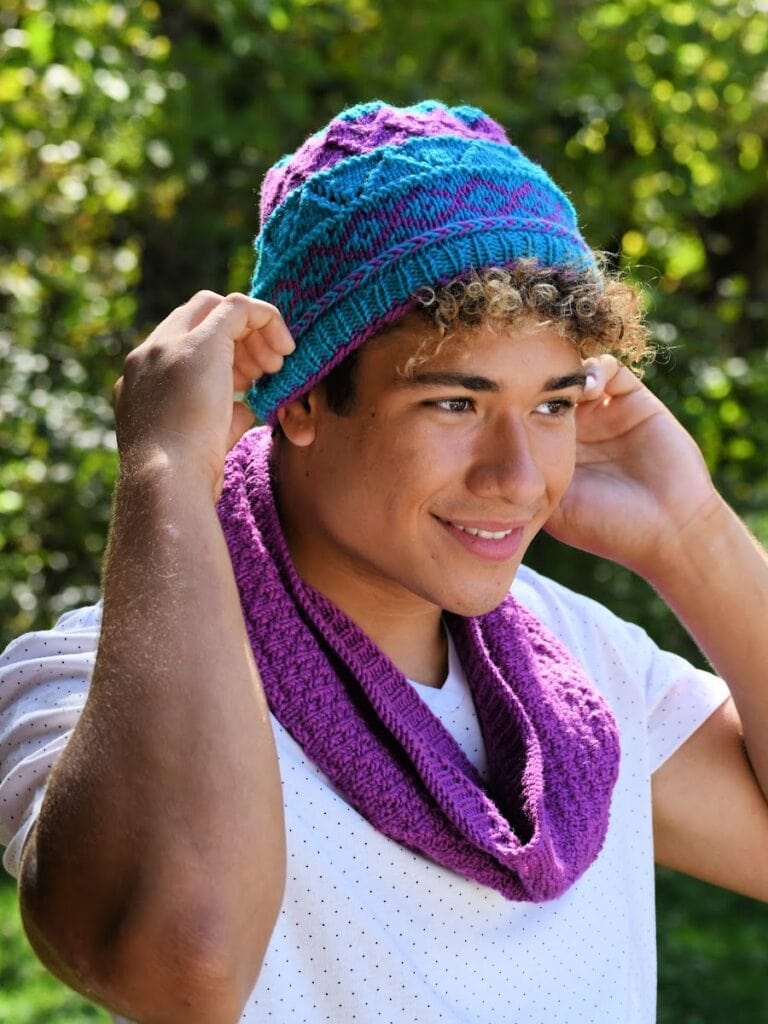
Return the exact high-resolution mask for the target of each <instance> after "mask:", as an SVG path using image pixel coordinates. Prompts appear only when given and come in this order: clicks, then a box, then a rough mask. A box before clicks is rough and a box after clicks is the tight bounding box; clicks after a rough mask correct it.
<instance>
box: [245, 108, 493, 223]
mask: <svg viewBox="0 0 768 1024" xmlns="http://www.w3.org/2000/svg"><path fill="white" fill-rule="evenodd" d="M430 135H432V136H434V135H456V136H459V137H460V138H464V139H485V140H486V141H489V142H498V143H501V144H505V145H509V144H510V143H509V140H508V139H507V136H506V134H505V132H504V129H503V128H502V127H501V125H500V124H498V123H497V122H496V121H494V120H493V119H492V118H490V117H488V115H487V114H485V113H483V111H481V110H478V109H477V108H476V107H469V106H462V107H446V106H444V105H443V104H442V103H437V102H436V101H434V100H430V101H426V102H423V103H417V104H415V105H414V106H412V107H406V108H397V107H391V106H389V105H388V104H386V103H383V102H382V101H381V100H373V101H372V102H370V103H362V104H360V105H358V106H357V107H352V108H350V109H349V110H346V111H345V112H344V113H343V114H342V115H341V116H340V117H336V118H334V119H333V120H332V121H331V122H330V124H329V125H328V126H327V127H326V128H324V129H323V130H322V131H320V132H316V133H315V134H314V135H311V136H310V137H309V138H308V139H307V140H306V142H304V143H303V145H301V146H300V147H299V148H298V149H297V150H296V152H295V153H293V154H292V155H291V156H289V157H286V158H284V159H283V160H280V161H278V163H276V164H275V165H274V166H273V167H271V168H270V169H269V171H267V174H266V177H265V178H264V184H263V185H262V189H261V223H262V224H263V223H264V221H265V220H266V219H267V218H268V217H269V215H270V214H271V213H272V211H273V210H274V209H275V207H276V206H279V205H280V203H282V202H283V201H284V200H285V198H286V196H288V194H289V193H290V192H292V191H293V190H294V189H296V188H299V187H300V186H301V185H303V184H304V182H305V181H306V180H307V179H308V178H310V177H311V176H312V175H313V174H317V173H318V172H319V171H325V170H328V169H329V168H331V167H333V166H334V165H335V164H337V163H339V161H341V160H345V159H347V158H349V157H353V156H360V155H362V154H364V153H370V152H372V151H373V150H375V149H379V148H380V147H382V146H400V145H402V144H403V143H405V142H407V141H408V140H409V139H412V138H414V137H416V136H430Z"/></svg>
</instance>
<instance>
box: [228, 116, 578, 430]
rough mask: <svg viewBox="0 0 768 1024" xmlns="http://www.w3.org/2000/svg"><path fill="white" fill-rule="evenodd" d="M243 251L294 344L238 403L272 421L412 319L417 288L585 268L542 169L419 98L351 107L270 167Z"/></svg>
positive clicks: (475, 125) (475, 122)
mask: <svg viewBox="0 0 768 1024" xmlns="http://www.w3.org/2000/svg"><path fill="white" fill-rule="evenodd" d="M254 247H255V250H256V268H255V270H254V274H253V280H252V282H251V295H252V296H254V297H255V298H258V299H264V300H265V301H267V302H271V303H273V304H274V305H275V306H277V307H278V309H279V310H280V312H281V313H282V314H283V317H284V318H285V321H286V323H287V325H288V329H289V330H290V332H291V334H292V336H293V338H294V341H295V342H296V350H295V351H294V352H293V353H292V354H291V355H289V356H288V357H287V359H286V360H285V363H284V365H283V367H282V369H281V370H280V371H279V372H278V373H275V374H272V375H270V376H267V377H264V378H262V379H261V380H259V381H258V382H256V383H255V384H254V386H253V387H252V388H251V390H250V391H249V393H248V395H247V401H248V404H249V405H250V407H251V408H252V409H253V411H254V412H255V413H256V415H257V416H259V417H260V418H261V419H263V420H268V421H271V422H273V421H274V417H275V413H276V411H277V409H278V408H279V407H280V406H281V405H285V403H287V402H289V401H291V400H292V399H295V398H298V397H300V396H301V395H303V394H306V393H307V392H308V391H310V390H311V389H312V388H313V387H314V386H315V385H316V384H317V383H318V381H320V380H322V378H323V377H325V376H326V374H328V373H329V372H330V371H331V370H332V369H333V367H334V366H336V365H337V364H338V363H340V362H341V360H342V359H343V358H344V357H345V356H346V355H348V353H350V352H351V351H352V350H353V349H355V348H357V347H358V346H360V345H361V344H362V343H363V342H364V341H365V340H366V339H367V338H370V337H371V336H372V335H374V334H376V333H377V332H378V331H380V330H381V329H382V328H384V327H385V326H386V325H387V324H389V323H392V322H393V321H394V320H396V319H398V318H399V317H401V316H403V315H404V314H405V313H407V312H408V311H409V310H411V309H413V308H414V307H415V306H416V300H415V298H414V296H415V293H416V292H417V291H418V290H419V288H423V287H424V286H432V287H434V286H436V285H439V284H444V283H447V282H448V281H451V280H454V279H456V278H460V277H462V276H464V275H467V274H468V273H469V272H470V271H471V270H473V269H474V270H482V269H484V268H488V267H509V266H511V265H513V264H514V263H515V262H516V261H517V260H519V259H521V258H524V257H534V258H535V259H537V260H538V262H539V264H540V265H542V266H554V267H558V268H562V269H573V270H583V269H587V268H593V267H594V266H595V261H594V257H593V255H592V252H591V250H590V249H589V247H588V246H587V244H586V242H585V241H584V239H583V238H582V236H581V234H580V232H579V229H578V225H577V222H576V213H575V211H574V209H573V206H572V205H571V203H570V202H569V201H568V199H567V198H566V196H565V195H564V194H563V193H562V192H561V191H560V189H559V188H558V187H557V186H556V185H555V183H554V182H553V181H552V179H551V178H550V177H549V175H548V174H547V173H546V171H544V170H543V168H541V167H539V166H538V165H537V164H535V163H533V162H532V161H530V160H528V158H527V157H526V156H524V155H523V153H521V152H520V150H519V149H518V148H517V147H516V146H513V145H511V144H510V142H509V140H508V139H507V136H506V134H505V132H504V129H503V128H502V127H501V126H500V125H499V124H497V123H496V121H493V120H492V119H491V118H490V117H488V115H487V114H484V113H483V111H482V110H478V109H477V108H475V107H467V106H461V107H446V106H444V105H443V104H442V103H437V102H434V101H431V100H430V101H425V102H422V103H416V104H414V105H413V106H411V107H403V108H398V107H391V106H389V105H388V104H386V103H382V102H381V101H380V100H374V101H373V102H371V103H365V104H360V105H358V106H355V107H351V108H350V109H349V110H345V111H343V113H341V114H339V115H338V117H335V118H334V119H333V120H332V121H331V122H330V124H329V125H328V126H327V127H326V128H324V129H322V131H320V132H317V133H316V134H314V135H312V136H311V137H310V138H309V139H307V141H306V142H305V143H304V144H303V145H302V146H301V147H300V148H299V149H298V150H297V151H296V152H295V153H293V154H291V155H289V156H285V157H283V158H282V159H281V160H279V161H278V162H277V163H276V164H275V165H274V166H273V167H272V168H271V169H270V170H269V171H268V172H267V175H266V177H265V179H264V184H263V187H262V192H261V231H260V232H259V235H258V236H257V238H256V241H255V243H254Z"/></svg>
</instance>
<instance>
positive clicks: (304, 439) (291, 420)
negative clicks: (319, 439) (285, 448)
mask: <svg viewBox="0 0 768 1024" xmlns="http://www.w3.org/2000/svg"><path fill="white" fill-rule="evenodd" d="M317 404H318V403H317V396H316V394H315V391H314V389H313V390H312V391H310V392H309V394H308V395H304V396H303V397H302V398H295V399H294V400H293V401H292V402H288V403H287V405H283V406H281V407H280V408H279V409H278V410H277V422H278V423H279V424H280V427H281V429H282V431H283V433H284V434H285V436H286V437H287V438H288V440H289V441H290V442H291V444H294V445H296V447H297V448H307V447H308V446H309V445H311V444H312V442H313V441H314V440H315V437H316V436H317Z"/></svg>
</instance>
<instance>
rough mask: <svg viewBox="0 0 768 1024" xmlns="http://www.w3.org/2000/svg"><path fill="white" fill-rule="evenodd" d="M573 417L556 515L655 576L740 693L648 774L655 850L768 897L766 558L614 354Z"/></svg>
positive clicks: (557, 528)
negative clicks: (565, 486) (572, 443)
mask: <svg viewBox="0 0 768 1024" xmlns="http://www.w3.org/2000/svg"><path fill="white" fill-rule="evenodd" d="M587 399H588V400H587V402H585V404H584V405H583V406H582V407H581V408H580V409H579V410H578V413H579V455H578V465H577V469H576V474H575V476H574V481H573V485H572V487H571V489H570V490H569V492H568V494H567V495H566V498H565V500H564V502H563V504H562V506H561V509H560V510H559V511H558V514H557V515H556V517H555V518H554V519H553V520H552V521H551V523H550V524H548V529H549V528H550V527H551V530H552V532H553V533H554V534H555V536H557V537H559V538H561V539H562V540H564V541H566V542H567V543H572V544H574V545H576V546H577V547H582V548H584V549H586V550H588V551H592V552H594V553H596V554H599V555H603V556H604V557H607V558H612V559H613V560H615V561H617V562H620V563H622V564H623V565H626V566H627V567H628V568H630V569H632V570H634V571H635V572H637V573H638V574H639V575H641V576H643V577H644V578H645V579H646V580H648V581H649V582H650V583H651V584H652V585H653V586H654V587H655V588H656V589H657V591H658V592H659V593H660V594H661V596H662V597H663V598H664V600H665V601H666V602H667V604H668V605H669V606H670V608H671V609H672V610H673V611H674V612H675V614H676V615H677V617H678V618H679V619H680V621H681V622H682V623H683V625H684V626H685V627H686V628H687V630H688V631H689V632H690V634H691V635H692V636H693V638H694V639H695V640H696V642H697V643H698V644H699V646H700V648H701V650H702V651H703V652H704V653H705V654H706V656H707V657H708V658H709V660H710V662H711V664H712V665H713V666H714V668H715V669H716V670H717V672H718V673H719V674H720V675H721V676H722V677H723V679H725V680H726V682H727V683H728V685H729V687H730V690H731V693H732V695H733V701H731V702H729V703H728V704H727V705H725V706H724V707H721V708H720V709H719V710H718V711H717V712H716V713H715V714H714V715H712V716H711V718H710V719H709V721H707V722H706V723H704V725H703V726H702V727H701V728H700V729H699V730H698V731H697V732H696V733H695V734H694V735H693V736H692V737H691V738H690V739H689V740H688V741H687V742H686V743H685V744H683V746H682V747H681V748H680V749H679V750H678V751H677V752H676V753H675V754H674V755H673V756H672V757H671V758H669V760H668V761H667V762H666V763H665V764H664V765H663V766H662V767H661V768H660V769H659V771H657V772H656V773H655V775H654V778H653V812H654V836H655V847H656V857H657V860H658V861H659V862H660V863H663V864H666V865H668V866H670V867H674V868H677V869H679V870H682V871H686V872H688V873H689V874H692V875H696V876H697V877H700V878H704V879H706V880H707V881H711V882H716V883H718V884H720V885H724V886H727V887H729V888H733V889H736V890H738V891H740V892H743V893H746V894H747V895H752V896H755V897H756V898H758V899H763V900H766V899H768V857H766V852H767V851H768V803H767V802H766V795H767V794H768V560H767V559H766V556H765V553H764V552H763V550H762V549H761V548H760V546H759V545H758V544H757V543H756V542H755V540H754V539H753V538H752V537H751V536H750V535H749V533H748V531H747V530H746V529H745V527H744V526H743V524H742V523H741V522H740V521H739V520H738V517H737V516H736V515H735V514H734V513H733V511H732V510H731V509H729V508H728V506H727V505H726V504H725V502H724V501H723V500H722V498H721V497H720V495H718V494H717V492H716V491H715V489H714V487H713V484H712V481H711V479H710V476H709V473H708V472H707V469H706V466H705V464H704V460H703V459H702V457H701V454H700V452H699V451H698V449H697V447H696V445H695V444H694V442H693V440H692V439H691V438H690V436H689V435H688V434H687V433H686V432H685V431H684V430H683V428H682V427H681V426H680V424H678V423H677V422H676V421H675V419H674V418H673V417H672V415H671V414H670V413H669V412H668V410H667V409H666V408H665V407H664V406H663V405H662V403H661V402H660V401H659V400H658V399H656V398H655V397H654V396H653V395H652V394H651V393H650V392H649V391H648V390H647V389H646V388H645V387H643V385H642V384H641V382H640V381H638V380H637V379H636V378H635V377H633V376H632V374H630V372H629V371H628V370H625V369H620V368H618V367H617V365H616V363H615V361H614V360H611V359H603V360H602V361H601V362H600V363H599V364H598V365H597V367H596V381H595V384H594V386H593V388H592V390H591V391H590V390H588V392H587Z"/></svg>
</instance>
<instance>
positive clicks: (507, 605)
mask: <svg viewBox="0 0 768 1024" xmlns="http://www.w3.org/2000/svg"><path fill="white" fill-rule="evenodd" d="M271 444H272V441H271V433H270V431H269V430H268V429H267V428H262V429H260V430H254V431H251V432H250V433H248V434H246V435H245V437H244V438H243V439H242V440H241V441H240V442H239V443H238V445H236V447H235V448H234V449H233V451H232V452H231V453H230V456H229V458H228V460H227V466H226V471H225V483H224V490H223V492H222V496H221V499H220V502H219V515H220V518H221V522H222V527H223V530H224V534H225V537H226V540H227V544H228V546H229V551H230V556H231V558H232V563H233V566H234V570H235V578H236V580H237V585H238V588H239V592H240V600H241V604H242V608H243V613H244V616H245V621H246V626H247V629H248V635H249V639H250V642H251V645H252V648H253V652H254V656H255V658H256V662H257V664H258V666H259V671H260V673H261V678H262V681H263V684H264V690H265V693H266V696H267V701H268V703H269V706H270V709H271V711H272V713H273V714H274V715H275V717H276V718H277V719H278V721H279V722H280V723H281V724H282V725H283V726H284V727H285V728H286V729H287V730H288V732H289V733H290V734H291V735H292V736H293V738H294V739H295V740H296V742H297V743H299V744H300V746H301V747H302V748H303V750H304V752H305V753H306V754H307V756H308V757H309V758H310V759H311V760H312V761H314V762H315V764H317V766H318V767H319V768H320V769H321V770H322V771H323V772H324V773H325V775H326V776H327V777H328V778H329V779H330V780H331V782H332V783H333V784H334V785H335V786H337V788H338V789H339V791H340V792H341V793H342V795H343V796H344V797H345V799H346V800H347V801H348V802H349V803H350V804H351V805H352V806H353V807H355V808H356V809H357V810H358V811H359V812H360V814H362V815H363V817H365V818H366V819H367V820H368V821H369V822H370V823H371V825H373V827H374V828H376V829H378V830H379V831H380V832H382V833H383V834H384V835H387V836H389V837H390V838H392V839H394V840H396V841H397V842H400V843H402V844H403V845H405V846H407V847H409V848H410V849H412V850H415V851H417V852H419V853H421V854H423V855H424V856H426V857H428V858H430V859H432V860H433V861H435V862H436V863H438V864H441V865H443V866H444V867H447V868H450V869H452V870H454V871H456V872H457V873H459V874H461V875H464V876H465V877H467V878H471V879H474V880H476V881H478V882H480V883H481V884H483V885H487V886H490V887H491V888H493V889H496V890H497V891H498V892H500V893H502V895H504V896H505V897H507V898H508V899H512V900H521V901H531V902H537V903H538V902H542V901H544V900H549V899H554V898H556V897H557V896H559V895H561V894H562V893H563V892H565V891H566V890H567V889H568V888H569V886H570V885H572V884H573V882H574V881H576V879H578V878H579V877H580V876H581V875H582V874H583V872H584V871H585V870H586V869H587V868H588V867H589V865H590V864H591V863H592V862H593V861H594V859H595V858H596V857H597V855H598V853H599V851H600V849H601V847H602V845H603V842H604V839H605V835H606V831H607V827H608V817H609V809H610V802H611V794H612V791H613V787H614V784H615V782H616V778H617V775H618V766H619V741H618V729H617V725H616V721H615V719H614V716H613V714H612V712H611V710H610V708H609V707H608V705H607V704H606V702H605V701H604V700H603V698H602V697H601V696H600V695H599V694H598V693H597V691H596V690H595V689H594V687H593V686H592V684H591V682H590V681H589V680H588V679H587V678H586V676H585V675H584V673H583V671H582V669H581V667H580V666H579V665H578V663H577V662H576V661H575V660H574V659H573V658H572V656H571V655H570V654H569V653H568V652H567V651H566V650H565V648H563V647H562V645H561V644H560V643H559V642H558V641H557V640H556V639H555V638H554V637H552V636H551V635H550V634H549V633H548V632H547V631H546V630H545V629H544V627H543V626H542V625H541V623H539V622H538V621H537V620H536V619H535V618H534V617H533V616H532V615H530V613H528V612H527V611H526V610H525V609H523V608H522V607H521V606H520V605H518V604H517V603H516V602H515V601H514V599H513V598H512V597H511V596H510V597H508V598H507V599H506V600H505V601H504V602H503V604H502V605H501V606H500V607H499V608H498V609H496V610H495V611H493V612H491V613H489V614H488V615H484V616H482V617H480V618H477V619H462V618H459V617H456V616H448V617H447V624H448V627H449V629H450V630H451V635H452V637H453V640H454V643H455V645H456V650H457V652H458V654H459V657H460V659H461V662H462V665H463V666H464V669H465V672H466V675H467V679H468V682H469V685H470V687H471V689H472V694H473V698H474V701H475V705H476V708H477V714H478V719H479V722H480V726H481V729H482V732H483V737H484V740H485V744H486V747H487V754H488V764H489V769H490V782H489V784H488V786H487V787H486V786H485V785H484V783H483V781H482V779H481V778H480V776H479V775H478V773H477V771H476V769H475V768H474V767H473V765H472V764H471V763H470V761H469V760H468V759H467V757H466V755H465V754H464V752H463V751H462V749H461V747H460V746H459V744H458V743H457V742H456V740H454V738H453V737H452V736H451V735H450V733H449V732H448V731H447V730H446V729H445V727H444V726H443V725H442V723H441V722H440V720H439V719H438V718H437V717H436V716H435V715H434V714H433V713H432V711H431V710H430V709H429V707H428V706H427V705H426V704H425V703H424V701H423V700H422V699H421V697H419V695H418V694H417V693H416V691H415V690H414V688H413V687H412V686H411V685H410V684H409V683H408V682H407V680H406V679H405V677H404V676H403V675H402V673H401V672H399V670H398V669H397V668H396V667H395V666H394V665H393V664H392V662H391V661H390V660H389V659H388V658H387V657H386V656H385V655H384V654H383V653H382V652H381V651H380V650H379V649H378V648H377V647H376V646H375V645H374V644H373V642H372V641H371V640H370V638H369V637H368V636H366V634H365V633H363V632H362V631H361V630H360V629H359V628H358V627H357V626H356V625H355V624H354V623H353V622H352V621H351V620H350V619H349V618H348V617H347V616H346V615H344V614H343V613H342V612H341V611H340V610H339V609H338V608H336V607H335V606H334V605H333V604H332V603H331V602H330V601H328V600H327V599H326V598H325V597H323V596H322V595H321V594H320V593H318V592H317V591H315V590H314V589H313V588H312V587H310V586H308V585H307V584H305V583H304V582H303V581H302V580H301V578H300V577H299V576H298V574H297V573H296V571H295V569H294V567H293V564H292V562H291V558H290V554H289V552H288V550H287V547H286V544H285V540H284V537H283V534H282V531H281V527H280V522H279V518H278V515H277V510H276V506H275V501H274V496H273V493H272V484H271V478H270V453H271Z"/></svg>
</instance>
